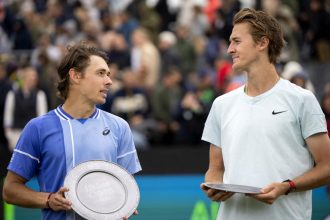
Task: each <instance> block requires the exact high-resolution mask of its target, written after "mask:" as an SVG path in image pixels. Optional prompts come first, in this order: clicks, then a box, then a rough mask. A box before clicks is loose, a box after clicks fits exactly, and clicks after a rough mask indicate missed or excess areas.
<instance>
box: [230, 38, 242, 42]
mask: <svg viewBox="0 0 330 220" xmlns="http://www.w3.org/2000/svg"><path fill="white" fill-rule="evenodd" d="M239 39H241V38H239V37H232V38H229V42H231V41H233V40H239Z"/></svg>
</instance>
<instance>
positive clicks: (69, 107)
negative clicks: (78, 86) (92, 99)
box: [62, 99, 95, 118]
mask: <svg viewBox="0 0 330 220" xmlns="http://www.w3.org/2000/svg"><path fill="white" fill-rule="evenodd" d="M62 108H63V110H64V111H65V112H66V113H68V114H69V115H70V116H71V117H73V118H89V117H90V116H91V115H92V114H93V112H94V111H95V105H89V104H86V103H79V101H71V100H70V99H67V100H65V102H64V104H63V106H62Z"/></svg>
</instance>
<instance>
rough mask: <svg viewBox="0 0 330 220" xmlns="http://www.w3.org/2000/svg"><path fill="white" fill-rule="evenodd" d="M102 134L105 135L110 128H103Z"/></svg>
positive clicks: (108, 132)
mask: <svg viewBox="0 0 330 220" xmlns="http://www.w3.org/2000/svg"><path fill="white" fill-rule="evenodd" d="M102 134H103V135H104V136H105V135H108V134H110V130H109V129H108V128H105V129H104V131H103V132H102Z"/></svg>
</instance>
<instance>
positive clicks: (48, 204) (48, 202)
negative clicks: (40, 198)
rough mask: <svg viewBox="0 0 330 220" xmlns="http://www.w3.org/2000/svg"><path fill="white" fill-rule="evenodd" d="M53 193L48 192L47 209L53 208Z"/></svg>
mask: <svg viewBox="0 0 330 220" xmlns="http://www.w3.org/2000/svg"><path fill="white" fill-rule="evenodd" d="M52 195H53V193H49V194H48V197H47V200H46V209H52V208H51V207H50V198H51V196H52Z"/></svg>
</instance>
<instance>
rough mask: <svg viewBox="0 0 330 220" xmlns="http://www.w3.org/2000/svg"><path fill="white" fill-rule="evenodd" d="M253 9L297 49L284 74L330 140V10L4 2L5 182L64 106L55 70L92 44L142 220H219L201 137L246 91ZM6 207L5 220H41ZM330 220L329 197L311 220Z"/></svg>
mask: <svg viewBox="0 0 330 220" xmlns="http://www.w3.org/2000/svg"><path fill="white" fill-rule="evenodd" d="M244 7H253V8H256V9H261V10H264V11H266V12H268V13H270V14H271V15H273V16H274V17H276V18H277V19H278V21H279V22H280V24H281V25H282V28H283V31H284V35H285V40H286V42H287V45H286V47H285V48H284V50H283V51H282V54H281V56H280V58H279V62H278V64H277V66H276V67H277V70H278V73H279V74H280V75H281V77H282V78H285V79H288V80H290V81H291V82H293V83H295V84H297V85H300V86H301V87H304V88H306V89H308V90H310V91H312V92H313V93H314V94H315V96H316V97H317V99H318V100H319V102H320V105H321V107H322V109H323V111H324V113H325V115H326V119H327V123H328V130H329V126H330V121H329V120H330V0H240V1H239V0H134V1H132V0H66V1H64V0H23V1H20V0H0V124H1V126H0V159H1V160H0V168H1V179H3V178H4V176H5V175H6V166H7V164H8V162H9V160H10V156H11V152H12V150H13V147H14V146H15V144H16V141H17V138H18V136H19V134H20V132H21V130H22V128H23V127H24V126H25V124H26V122H27V121H29V120H30V119H31V118H33V117H36V116H38V115H41V114H44V113H45V112H47V111H48V110H51V109H53V108H55V107H57V106H58V105H60V104H61V100H60V99H58V98H57V96H56V81H57V79H58V76H57V65H58V62H59V61H60V60H61V58H62V57H63V54H64V53H65V51H66V47H67V46H68V45H72V44H74V43H75V42H78V41H81V40H86V41H89V42H92V43H94V44H95V45H97V46H99V47H101V48H102V49H103V50H105V51H106V52H107V53H108V55H109V58H110V61H111V63H110V71H111V75H112V79H113V82H114V83H113V85H112V86H111V91H110V93H109V95H108V98H107V102H106V103H105V104H104V105H102V106H99V107H100V108H101V109H103V110H105V111H108V112H111V113H113V114H116V115H118V116H120V117H122V118H124V119H125V120H127V121H128V122H129V124H130V126H131V129H132V132H133V136H134V142H135V144H136V146H137V149H138V152H139V157H140V160H141V164H142V167H143V171H142V172H141V173H140V174H138V175H137V176H136V179H137V182H138V184H139V187H140V190H141V202H140V206H139V211H140V215H139V216H136V217H132V219H157V220H162V219H164V220H165V219H174V220H176V219H177V220H185V219H191V220H213V219H215V216H216V213H217V209H218V206H219V204H218V203H211V202H210V201H209V200H208V199H207V198H206V197H205V196H204V194H203V193H202V192H201V190H200V189H199V185H200V183H201V182H203V175H204V173H205V171H206V169H207V166H208V144H206V143H203V142H202V141H201V140H200V138H201V133H202V130H203V127H204V122H205V119H206V117H207V114H208V111H209V109H210V107H211V104H212V102H213V100H214V99H215V98H216V97H217V96H219V95H221V94H224V93H226V92H229V91H231V90H233V89H235V88H238V87H239V86H241V85H243V84H244V83H245V80H246V79H245V75H244V73H241V72H234V71H232V68H231V58H230V57H229V56H228V55H227V53H226V51H227V47H228V39H229V36H230V34H231V28H232V20H233V16H234V14H235V13H236V12H237V11H238V10H240V9H241V8H244ZM18 94H19V96H18ZM30 94H37V97H38V98H37V100H35V101H31V96H30ZM14 95H16V97H20V100H19V102H16V104H15V105H14V107H13V104H12V101H11V100H12V97H13V96H14ZM19 112H21V113H22V114H20V113H19ZM14 119H16V120H14ZM17 121H19V123H18V122H17ZM329 159H330V158H329ZM0 182H1V184H2V181H1V180H0ZM29 185H30V186H31V187H32V188H35V189H38V186H37V182H36V181H35V180H32V181H30V182H29ZM1 188H2V187H1ZM0 204H1V205H0V219H5V220H20V219H22V220H23V219H39V217H40V211H39V210H33V209H23V208H19V207H14V206H11V205H8V204H3V202H2V198H1V201H0ZM328 215H330V190H329V188H328V187H321V188H318V189H316V190H314V193H313V219H315V220H316V219H326V217H327V216H328Z"/></svg>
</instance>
